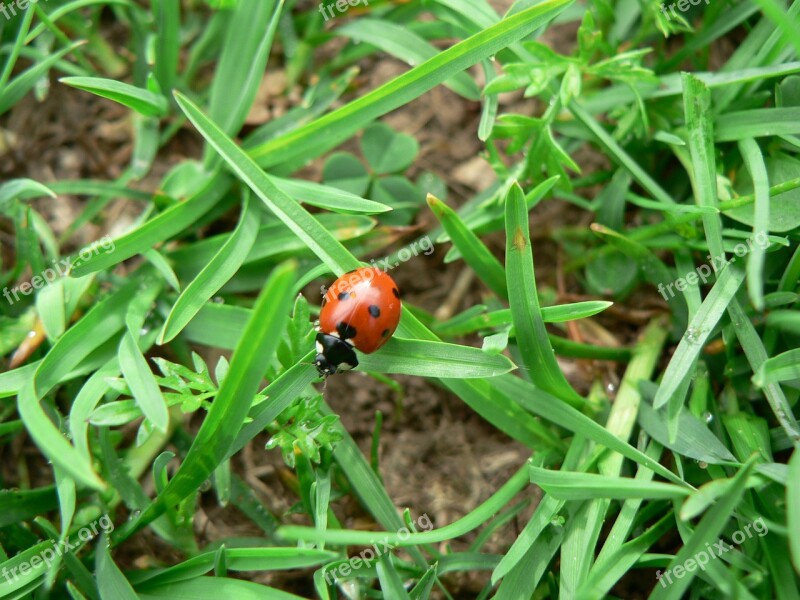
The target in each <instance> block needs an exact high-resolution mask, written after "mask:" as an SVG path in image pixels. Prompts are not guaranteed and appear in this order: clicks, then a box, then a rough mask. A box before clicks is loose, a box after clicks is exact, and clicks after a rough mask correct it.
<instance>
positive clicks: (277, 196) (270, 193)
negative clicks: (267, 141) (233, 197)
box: [175, 92, 360, 275]
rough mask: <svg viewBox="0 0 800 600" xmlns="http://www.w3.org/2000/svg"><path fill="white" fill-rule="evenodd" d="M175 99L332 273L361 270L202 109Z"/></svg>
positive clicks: (180, 98) (183, 100)
mask: <svg viewBox="0 0 800 600" xmlns="http://www.w3.org/2000/svg"><path fill="white" fill-rule="evenodd" d="M175 99H176V100H177V102H178V105H179V106H180V107H181V109H182V110H183V112H184V113H186V116H187V117H189V120H190V121H191V122H192V123H193V124H194V126H195V127H197V129H198V131H200V133H201V134H202V135H203V137H204V138H205V139H206V141H208V143H209V144H211V146H212V147H213V148H214V149H215V150H216V151H217V152H218V153H219V154H220V155H221V156H222V158H224V159H225V161H226V162H227V163H228V165H229V166H230V167H231V168H232V169H233V170H234V172H235V173H236V174H237V175H239V177H241V178H242V180H244V182H245V183H247V185H249V186H250V188H251V189H252V190H253V192H255V194H256V195H257V196H258V197H259V198H261V200H262V201H263V202H264V204H266V205H267V207H268V208H269V209H270V210H271V211H272V212H274V213H275V215H276V216H277V217H278V218H279V219H280V220H281V221H283V222H284V224H285V225H286V226H287V227H289V229H291V230H292V231H293V232H294V233H295V234H296V235H297V237H299V238H300V239H301V240H303V242H304V243H305V244H306V245H307V246H308V247H309V248H310V249H311V250H312V252H314V254H316V255H317V256H318V257H319V258H320V259H321V260H322V261H323V262H324V263H325V264H326V265H328V266H329V267H330V269H331V270H332V271H333V272H334V273H335V274H336V275H341V274H342V273H344V272H345V271H349V270H350V269H356V268H358V267H359V266H360V264H359V262H358V261H357V260H356V259H355V257H353V256H352V255H351V254H350V253H349V252H348V251H347V249H346V248H345V247H344V246H342V244H341V243H340V242H339V241H337V240H336V239H335V238H334V237H333V236H331V234H330V233H329V232H328V231H327V230H326V229H325V228H324V227H322V226H321V225H320V224H319V221H317V220H316V219H315V218H314V217H313V216H311V215H310V214H309V213H308V212H307V211H306V210H305V209H304V208H303V207H301V206H300V205H299V204H297V203H296V202H295V201H294V200H292V199H291V198H290V197H289V196H287V195H286V194H285V193H284V192H282V191H280V189H278V187H277V186H276V185H275V184H274V183H273V182H272V180H271V179H270V178H269V176H267V174H266V173H264V171H262V170H261V168H260V167H259V166H258V165H257V164H256V163H255V162H254V161H253V159H251V158H250V157H249V156H248V155H247V154H246V153H245V152H244V151H243V150H242V149H241V148H239V146H237V145H236V144H234V143H233V141H232V140H231V139H230V138H229V137H228V136H226V135H225V134H224V133H223V132H222V131H220V129H219V127H217V126H216V125H215V124H214V123H213V122H212V121H211V120H210V119H209V118H208V117H207V116H205V115H204V114H203V113H202V112H201V111H200V109H199V108H198V107H197V106H196V105H195V104H194V103H192V102H191V100H189V99H188V98H186V97H185V96H183V95H182V94H180V93H177V92H176V94H175Z"/></svg>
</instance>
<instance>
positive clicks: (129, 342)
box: [119, 331, 169, 432]
mask: <svg viewBox="0 0 800 600" xmlns="http://www.w3.org/2000/svg"><path fill="white" fill-rule="evenodd" d="M119 366H120V370H121V371H122V375H123V377H125V381H126V382H127V383H128V387H130V390H131V395H132V396H133V398H134V399H135V400H136V405H137V406H138V407H139V408H140V409H141V410H142V413H143V414H144V416H145V417H146V418H147V419H148V420H149V421H150V422H151V423H152V424H153V426H154V427H155V428H156V429H158V430H159V431H161V432H166V431H167V426H168V425H169V414H168V413H167V403H166V401H165V400H164V396H163V395H162V394H161V390H160V388H159V387H158V383H156V380H155V377H154V376H153V372H152V371H151V370H150V365H148V364H147V359H146V358H145V357H144V356H143V355H142V353H141V351H140V350H139V346H138V345H137V344H136V339H135V338H134V337H133V334H132V333H131V332H130V331H127V332H126V333H125V334H124V335H123V336H122V341H121V342H120V345H119Z"/></svg>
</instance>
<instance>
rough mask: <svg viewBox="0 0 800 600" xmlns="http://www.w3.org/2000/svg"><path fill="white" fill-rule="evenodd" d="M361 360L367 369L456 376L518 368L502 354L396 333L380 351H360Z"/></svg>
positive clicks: (380, 371) (381, 371) (433, 375)
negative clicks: (370, 352) (364, 352)
mask: <svg viewBox="0 0 800 600" xmlns="http://www.w3.org/2000/svg"><path fill="white" fill-rule="evenodd" d="M358 362H359V367H360V368H361V369H363V370H365V371H376V372H378V373H397V374H405V375H417V376H419V377H443V378H454V379H472V378H477V377H496V376H498V375H502V374H503V373H508V372H509V371H510V370H512V369H514V368H515V366H514V363H512V362H511V360H509V359H508V358H507V357H505V356H503V355H502V354H487V353H486V352H483V351H482V350H480V349H479V348H472V347H470V346H459V345H457V344H446V343H444V342H428V341H422V340H407V339H403V338H398V337H396V336H395V337H393V338H391V339H390V340H389V341H388V342H387V343H386V345H385V346H383V347H382V348H381V350H380V352H375V353H374V354H366V355H364V354H359V358H358Z"/></svg>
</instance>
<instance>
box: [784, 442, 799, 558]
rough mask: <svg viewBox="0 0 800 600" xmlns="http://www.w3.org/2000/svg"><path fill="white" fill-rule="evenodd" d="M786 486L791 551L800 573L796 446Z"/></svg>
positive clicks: (787, 525) (787, 521)
mask: <svg viewBox="0 0 800 600" xmlns="http://www.w3.org/2000/svg"><path fill="white" fill-rule="evenodd" d="M786 479H787V481H788V484H787V486H786V527H787V529H788V530H789V531H788V536H787V537H788V538H789V551H790V553H791V557H792V564H793V565H794V570H795V571H796V572H798V573H800V450H797V449H796V448H795V451H794V452H793V453H792V456H791V458H790V459H789V473H788V476H787V478H786Z"/></svg>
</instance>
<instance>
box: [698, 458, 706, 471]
mask: <svg viewBox="0 0 800 600" xmlns="http://www.w3.org/2000/svg"><path fill="white" fill-rule="evenodd" d="M697 466H698V467H700V468H701V469H707V468H708V463H707V462H706V461H704V460H698V461H697Z"/></svg>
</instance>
